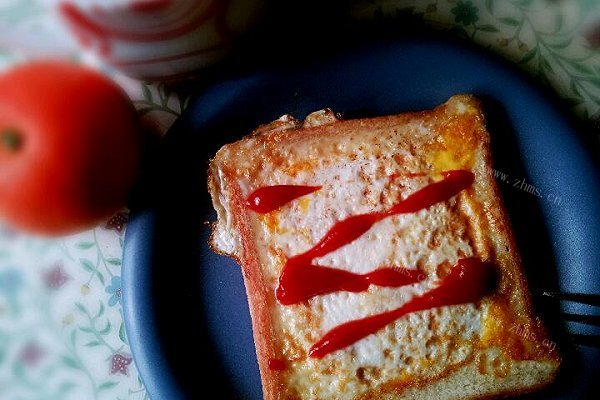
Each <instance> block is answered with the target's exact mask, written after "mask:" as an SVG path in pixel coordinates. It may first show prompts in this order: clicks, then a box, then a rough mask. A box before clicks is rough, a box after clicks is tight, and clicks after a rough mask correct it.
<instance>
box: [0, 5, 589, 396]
mask: <svg viewBox="0 0 600 400" xmlns="http://www.w3.org/2000/svg"><path fill="white" fill-rule="evenodd" d="M53 3H54V2H53V1H50V0H0V69H2V68H6V67H8V66H10V65H12V64H14V63H18V62H20V61H23V60H28V59H32V58H36V57H40V56H47V55H52V56H54V57H56V56H59V57H69V58H80V59H83V60H84V61H86V62H90V63H92V64H95V65H97V63H96V62H95V61H94V60H93V58H90V57H89V56H88V55H86V54H83V53H81V52H80V51H79V50H78V49H77V47H76V45H75V42H74V41H73V39H72V38H71V37H70V35H69V34H68V32H67V31H66V29H65V28H64V26H63V24H62V23H61V21H60V20H59V18H57V16H56V14H55V13H54V12H53V11H52V4H53ZM344 11H345V12H347V13H348V15H350V16H351V18H353V19H356V20H357V21H358V20H360V21H365V20H366V21H377V20H386V22H388V23H389V22H390V21H391V22H392V23H393V21H394V18H397V16H398V15H402V16H403V17H406V16H407V15H410V16H412V18H414V19H416V20H421V21H423V22H424V23H426V24H428V25H431V26H432V27H434V28H436V29H440V30H444V31H447V32H448V33H449V34H453V35H458V36H462V37H466V38H468V39H470V40H472V41H474V42H476V43H477V44H479V45H481V46H484V47H487V48H490V49H492V50H493V51H495V52H497V53H499V54H501V55H503V56H505V57H506V58H508V59H510V60H512V61H513V62H515V63H516V64H518V65H520V66H522V67H523V69H525V70H526V71H527V72H528V73H529V74H530V75H531V76H532V77H534V78H535V79H538V80H540V81H541V82H543V83H545V84H547V85H549V86H550V87H552V88H553V89H554V90H555V91H556V92H557V93H558V95H559V96H560V97H561V98H563V99H564V101H565V104H566V105H568V106H569V107H571V108H572V111H573V113H574V114H576V115H578V116H579V117H580V118H582V119H583V120H584V121H588V122H594V121H596V125H595V126H596V130H594V124H593V123H592V124H590V125H589V126H590V130H589V132H587V133H588V134H590V135H598V121H599V120H600V47H598V46H600V43H599V42H600V2H597V1H596V0H578V1H574V0H573V1H551V0H427V1H417V0H414V1H408V0H407V1H393V0H370V1H366V0H365V1H354V2H351V3H350V5H349V6H348V9H347V10H344ZM107 73H109V74H110V75H111V76H112V77H113V78H114V79H115V80H116V81H117V82H118V83H120V84H121V85H122V86H123V87H124V88H125V90H126V91H127V92H128V93H129V94H130V95H131V97H132V99H133V100H134V101H135V103H136V105H137V107H138V109H139V111H140V115H141V117H142V119H143V120H144V121H145V123H146V125H147V126H149V127H152V129H154V130H155V131H156V132H158V133H159V134H161V133H164V132H165V131H166V130H167V129H168V127H169V126H170V125H171V124H172V123H173V121H174V120H175V119H176V118H177V116H178V115H180V113H181V112H182V111H183V109H184V108H185V102H186V98H185V97H184V96H180V95H179V96H178V94H177V93H175V92H173V91H171V90H169V89H168V88H167V86H165V85H152V84H148V83H143V82H138V81H135V80H132V79H130V78H126V77H123V76H120V75H119V74H117V73H115V72H111V71H108V72H107ZM598 137H600V136H598ZM598 142H600V140H598ZM127 218H128V213H127V211H125V210H124V211H122V212H119V213H117V214H116V215H115V216H113V217H112V218H111V219H110V220H109V221H106V222H105V223H104V224H102V225H100V226H98V227H97V228H95V229H93V230H89V231H86V232H82V233H80V234H77V235H73V236H68V237H62V238H54V239H45V238H39V237H34V236H29V235H26V234H22V233H19V232H15V231H13V230H11V229H9V228H8V227H6V226H2V225H0V398H1V399H6V400H20V399H23V400H37V399H39V400H50V399H57V400H58V399H76V400H86V399H107V400H118V399H121V400H123V399H132V400H138V399H147V398H148V394H147V393H146V391H145V389H144V385H143V383H142V380H141V378H140V377H139V375H138V372H137V370H136V366H135V362H134V360H133V358H132V355H131V352H130V349H129V345H128V341H127V335H126V332H125V328H124V324H123V313H122V309H121V278H120V276H121V253H122V248H123V237H124V233H125V229H126V224H127Z"/></svg>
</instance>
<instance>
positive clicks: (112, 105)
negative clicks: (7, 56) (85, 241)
mask: <svg viewBox="0 0 600 400" xmlns="http://www.w3.org/2000/svg"><path fill="white" fill-rule="evenodd" d="M140 139H141V137H140V129H139V125H138V118H137V115H136V112H135V109H134V107H133V105H132V103H131V101H130V100H129V98H128V97H127V96H126V95H125V93H124V92H123V91H122V90H121V89H120V88H119V87H118V86H117V85H116V84H115V83H113V82H112V81H110V80H108V79H107V78H105V77H104V76H102V75H100V74H99V73H97V72H95V71H92V70H90V69H87V68H84V67H82V66H78V65H75V64H70V63H66V62H58V61H43V62H42V61H38V62H34V63H29V64H24V65H21V66H18V67H16V68H13V69H11V70H9V71H8V72H6V73H5V74H3V75H0V216H1V218H2V219H4V220H5V221H8V222H9V223H10V224H12V225H14V226H16V227H20V228H22V229H26V230H29V231H33V232H37V233H44V234H64V233H70V232H74V231H77V230H81V229H84V228H88V227H91V226H93V225H94V224H96V223H98V222H99V221H101V220H102V219H103V218H106V217H108V216H110V215H111V214H112V213H113V212H115V211H116V210H117V209H119V208H120V207H122V206H124V205H125V202H126V199H127V195H128V193H129V191H130V189H131V188H132V185H133V183H134V180H135V178H136V175H137V173H138V168H139V164H140V149H141V146H140Z"/></svg>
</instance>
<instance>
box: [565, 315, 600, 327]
mask: <svg viewBox="0 0 600 400" xmlns="http://www.w3.org/2000/svg"><path fill="white" fill-rule="evenodd" d="M560 315H561V317H562V319H564V320H567V321H573V322H581V323H583V324H588V325H594V326H600V316H598V315H580V314H572V313H561V314H560Z"/></svg>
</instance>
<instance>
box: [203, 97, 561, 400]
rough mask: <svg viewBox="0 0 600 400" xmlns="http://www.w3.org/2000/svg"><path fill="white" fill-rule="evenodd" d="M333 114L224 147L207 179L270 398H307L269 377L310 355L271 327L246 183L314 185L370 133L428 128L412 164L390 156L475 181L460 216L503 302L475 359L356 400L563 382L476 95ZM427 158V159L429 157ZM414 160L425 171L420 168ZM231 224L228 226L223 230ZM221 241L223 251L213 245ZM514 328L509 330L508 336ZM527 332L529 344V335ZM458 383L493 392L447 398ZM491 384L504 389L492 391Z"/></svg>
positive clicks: (269, 285) (489, 313) (281, 124)
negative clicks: (282, 364)
mask: <svg viewBox="0 0 600 400" xmlns="http://www.w3.org/2000/svg"><path fill="white" fill-rule="evenodd" d="M465 107H466V109H465ZM330 115H332V114H328V117H327V118H326V119H325V122H326V124H324V125H319V124H318V122H317V124H316V125H314V126H312V125H313V124H312V123H309V124H305V125H304V126H301V125H300V123H299V122H298V121H296V120H294V119H293V118H290V117H284V118H282V119H280V120H278V121H275V122H274V123H271V124H268V125H265V126H262V127H260V128H258V129H257V131H255V132H253V133H252V134H251V135H249V136H248V137H246V138H245V139H242V140H241V141H239V142H236V143H234V144H231V145H227V146H224V147H223V148H222V149H221V150H220V151H219V152H218V153H217V155H216V157H215V159H214V160H213V161H212V162H211V167H210V170H209V188H210V192H211V196H212V197H213V203H214V204H215V208H217V212H218V214H219V223H218V224H216V225H215V226H214V232H213V238H211V246H212V247H213V249H215V250H216V251H218V252H220V253H226V254H228V255H230V256H232V257H234V258H235V259H236V260H237V261H238V263H240V265H241V266H242V271H243V275H244V282H245V284H246V290H247V294H248V299H249V307H250V312H251V316H252V323H253V331H254V338H255V343H256V350H257V356H258V362H259V367H260V372H261V377H262V382H263V392H264V398H265V399H269V400H270V399H273V400H274V399H283V398H286V399H294V398H303V394H302V393H298V392H297V389H296V388H294V387H291V386H289V385H288V383H289V382H288V381H287V380H286V372H285V371H278V370H274V369H271V368H269V360H271V359H276V360H279V359H283V358H284V353H286V352H287V354H288V358H287V362H289V363H293V362H295V360H299V359H302V358H305V357H306V349H301V350H295V351H294V350H292V351H291V353H290V350H289V349H287V350H286V349H285V346H286V345H285V343H288V344H289V342H290V341H289V340H288V341H287V342H286V340H284V336H285V334H284V333H282V332H280V331H278V330H276V329H275V328H274V326H275V325H276V324H277V322H278V321H275V320H274V319H273V318H274V316H273V313H272V310H273V309H274V307H275V306H276V304H275V301H276V300H275V296H274V287H273V282H271V281H267V280H268V279H267V278H265V276H264V275H263V274H262V271H261V265H260V260H259V256H258V255H259V253H260V252H261V251H263V250H261V249H260V248H258V247H257V244H256V242H255V241H254V240H253V239H252V238H253V235H254V233H253V231H252V229H253V228H252V222H251V221H250V219H249V217H248V215H249V214H248V212H247V210H245V207H244V197H243V195H242V188H241V186H240V184H239V179H242V180H244V182H246V183H247V185H249V186H250V187H256V186H257V185H264V184H266V183H265V182H268V179H270V178H269V177H267V178H265V175H264V171H265V170H268V171H280V172H281V173H282V174H285V176H289V177H292V178H294V177H299V176H300V177H302V176H308V175H306V174H307V172H310V171H311V170H314V169H315V168H317V165H318V161H319V160H329V159H335V157H338V156H341V155H343V156H345V157H349V159H350V160H357V159H360V158H361V157H363V156H364V157H365V158H366V156H365V154H370V153H368V149H369V148H370V147H373V146H379V145H381V144H380V143H377V141H368V140H365V142H364V143H361V144H360V145H358V144H356V143H353V142H360V141H361V140H363V139H365V137H366V136H364V132H366V131H370V132H381V134H387V133H386V132H391V133H389V134H390V135H393V134H395V133H396V129H401V128H402V127H403V126H406V125H409V124H413V125H414V124H415V123H421V124H422V126H423V128H424V129H426V130H427V131H428V132H435V133H436V134H435V135H434V136H433V137H432V138H430V139H427V140H424V139H421V138H418V132H416V133H412V134H411V135H412V137H414V138H416V139H414V140H407V141H406V146H407V149H406V150H407V154H408V155H401V154H400V153H399V152H396V151H395V149H386V150H385V151H388V152H389V153H394V154H393V159H394V162H395V163H396V164H397V165H398V166H402V165H404V164H405V163H406V164H410V165H412V166H413V167H414V166H415V165H417V166H418V165H421V166H423V165H425V167H426V168H427V171H428V174H429V175H431V176H433V177H435V176H436V175H439V173H440V172H441V171H443V170H448V169H460V168H466V169H471V170H472V171H473V172H474V174H475V176H476V180H475V184H474V186H473V187H472V188H471V189H469V190H466V191H465V192H463V193H461V195H460V200H459V202H458V207H459V213H460V215H462V217H461V218H462V219H464V220H466V221H470V222H469V224H470V228H469V229H470V230H469V232H468V236H469V237H470V238H471V243H472V246H473V248H474V249H473V251H474V254H475V255H476V256H478V257H480V258H482V259H484V260H486V261H492V262H495V263H496V264H497V265H499V266H500V267H501V277H500V281H499V286H498V290H497V293H496V294H495V295H494V296H492V297H490V298H487V299H485V300H484V301H483V302H482V305H480V306H479V309H481V310H486V311H485V313H484V315H483V316H482V324H483V328H482V329H483V333H482V334H481V337H480V338H479V340H478V342H477V344H475V345H474V346H473V348H474V353H473V354H472V355H471V356H469V357H468V358H467V359H465V360H463V361H461V362H458V363H456V364H454V365H452V364H448V366H447V367H446V368H445V369H444V370H443V371H442V372H441V373H439V374H434V375H430V376H426V377H421V376H412V375H407V376H402V378H394V379H390V380H389V381H388V382H387V383H385V384H383V385H379V386H377V387H374V388H371V389H370V390H366V391H363V392H362V394H361V395H360V396H358V397H357V398H360V399H371V398H373V399H374V398H390V399H391V398H399V397H401V396H407V398H427V397H419V393H428V391H429V390H431V388H439V390H441V391H442V392H443V391H447V393H448V395H447V396H446V397H444V398H458V397H456V396H459V397H460V398H462V397H464V398H496V397H502V396H505V395H510V394H517V393H521V392H527V391H531V390H535V389H536V388H538V387H541V386H543V385H545V384H547V383H549V382H550V381H551V380H552V379H553V378H554V376H555V374H556V371H557V369H558V365H559V363H560V357H559V355H558V351H557V350H556V348H555V344H554V343H553V342H551V341H550V339H549V338H548V336H547V333H546V332H545V330H544V328H543V326H542V324H541V322H540V321H539V320H538V319H535V317H534V315H533V310H532V306H531V300H530V297H529V293H528V290H527V286H526V285H527V282H526V279H525V276H524V274H523V270H522V265H521V260H520V258H519V255H518V252H517V248H516V244H515V239H514V237H513V234H512V231H511V229H510V224H509V220H508V216H507V215H506V212H505V211H504V207H503V204H502V200H501V197H500V193H499V190H498V187H497V185H496V183H495V180H494V178H493V169H492V159H491V152H490V145H489V141H490V138H489V135H488V133H487V131H486V129H485V124H484V116H483V113H482V112H481V110H480V108H479V104H478V102H477V101H476V100H475V99H474V98H473V97H471V96H468V95H459V96H455V97H453V98H452V99H450V100H449V101H448V102H447V103H445V104H443V105H441V106H439V107H437V108H436V109H435V110H432V111H425V112H418V113H405V114H400V115H396V116H386V117H376V118H369V119H361V120H348V121H335V120H332V119H331V118H330ZM397 127H398V128H397ZM342 139H343V140H342ZM383 139H385V138H383ZM415 146H420V147H418V148H417V147H415ZM296 148H302V149H303V150H302V151H303V153H302V154H301V155H298V154H293V152H294V151H295V149H296ZM381 151H384V150H381ZM422 154H425V155H426V156H425V157H422ZM415 158H417V159H418V161H419V163H420V164H415V160H414V159H415ZM421 158H426V160H425V161H424V160H422V159H421ZM319 162H320V161H319ZM411 163H412V164H411ZM321 165H322V164H321ZM411 171H412V172H411ZM384 172H385V171H384ZM394 173H395V172H394ZM414 173H416V175H418V174H421V172H419V171H418V170H417V171H414V168H413V170H411V168H410V167H407V169H406V170H400V172H399V174H400V175H402V174H405V175H410V174H414ZM308 183H312V184H314V183H315V182H308ZM224 192H226V194H224ZM225 203H226V204H225ZM225 218H231V220H230V221H229V220H228V221H227V223H224V220H225ZM270 218H271V219H270V220H269V219H268V218H265V219H264V221H267V222H265V223H266V224H267V225H269V224H270V225H271V228H273V229H275V228H276V226H277V220H276V218H277V216H276V215H272V216H270ZM273 218H274V219H273ZM219 240H220V241H221V244H220V245H214V244H215V243H217V242H218V241H219ZM223 243H225V244H223ZM507 326H509V327H510V328H509V329H508V330H507ZM524 331H526V332H527V334H526V335H523V332H524ZM550 344H551V345H550ZM290 354H296V356H295V358H294V357H292V358H290V357H289V355H290ZM488 364H489V365H490V366H488ZM506 365H509V367H507V366H506ZM507 368H508V369H507ZM519 368H523V369H524V371H526V372H527V371H530V372H531V371H538V370H539V371H540V372H539V376H537V375H536V376H537V378H536V379H537V380H532V381H528V380H527V378H526V377H521V378H520V379H521V382H519V381H515V382H513V381H511V379H516V378H515V376H516V375H515V374H520V373H522V372H521V370H520V369H519ZM513 369H514V371H513ZM488 370H489V371H488ZM332 371H334V370H332ZM490 371H491V372H490ZM332 373H333V374H335V372H332ZM465 377H467V378H465ZM474 377H475V378H474ZM490 377H491V378H490ZM461 379H474V380H477V379H479V380H480V381H481V382H482V385H484V384H485V385H487V386H486V387H488V392H485V393H479V394H477V392H476V391H475V392H469V391H465V392H460V393H459V392H456V393H455V392H453V391H452V390H450V389H448V387H447V385H458V386H460V382H462V381H461ZM494 382H498V384H497V385H496V386H494ZM463 383H464V382H463ZM503 385H504V386H503ZM467 387H468V385H467ZM471 389H472V388H471ZM473 390H474V389H473ZM490 390H491V391H490ZM453 393H454V394H453ZM453 396H455V397H453Z"/></svg>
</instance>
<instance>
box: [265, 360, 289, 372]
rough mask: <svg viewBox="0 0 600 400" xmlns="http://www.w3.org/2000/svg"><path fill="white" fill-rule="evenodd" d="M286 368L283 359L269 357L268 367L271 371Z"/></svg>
mask: <svg viewBox="0 0 600 400" xmlns="http://www.w3.org/2000/svg"><path fill="white" fill-rule="evenodd" d="M286 368H287V365H286V363H285V361H284V360H281V359H279V358H269V369H270V370H271V371H283V370H285V369H286Z"/></svg>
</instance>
